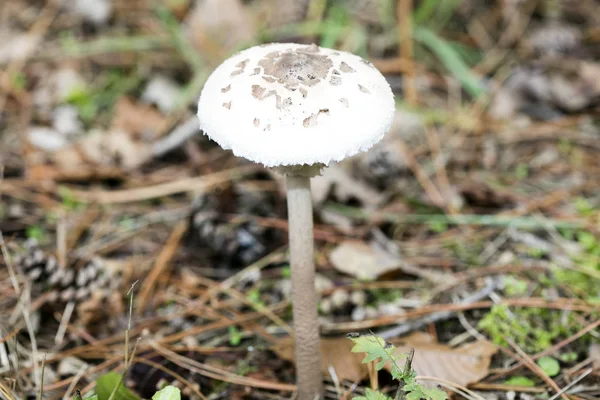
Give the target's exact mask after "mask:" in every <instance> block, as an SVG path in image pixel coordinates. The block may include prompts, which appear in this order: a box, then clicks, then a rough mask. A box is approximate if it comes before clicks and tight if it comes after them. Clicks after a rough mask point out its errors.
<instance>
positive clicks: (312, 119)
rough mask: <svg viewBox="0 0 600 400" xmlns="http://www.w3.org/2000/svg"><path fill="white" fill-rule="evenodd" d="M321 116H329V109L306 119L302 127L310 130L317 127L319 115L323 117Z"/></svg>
mask: <svg viewBox="0 0 600 400" xmlns="http://www.w3.org/2000/svg"><path fill="white" fill-rule="evenodd" d="M321 114H325V115H329V109H328V108H324V109H322V110H319V112H317V113H314V114H313V115H311V116H310V117H308V118H305V119H304V121H302V125H303V126H304V127H305V128H310V127H312V126H316V125H317V119H318V118H319V115H321Z"/></svg>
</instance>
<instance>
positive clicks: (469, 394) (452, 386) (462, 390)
mask: <svg viewBox="0 0 600 400" xmlns="http://www.w3.org/2000/svg"><path fill="white" fill-rule="evenodd" d="M417 380H421V381H432V382H437V383H438V384H439V385H441V386H443V387H445V388H446V389H449V390H452V391H453V392H456V393H458V394H460V395H461V396H463V397H465V398H467V399H477V400H485V399H484V398H483V397H481V396H480V395H479V394H477V393H475V392H473V391H472V390H469V388H467V387H465V386H462V385H459V384H457V383H454V382H450V381H448V380H446V379H442V378H438V377H434V376H422V375H417Z"/></svg>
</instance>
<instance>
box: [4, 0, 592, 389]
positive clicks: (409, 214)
mask: <svg viewBox="0 0 600 400" xmlns="http://www.w3.org/2000/svg"><path fill="white" fill-rule="evenodd" d="M599 10H600V2H598V1H597V0H493V1H477V0H462V1H461V0H437V1H436V0H398V1H396V0H196V1H193V0H163V1H152V0H47V1H45V0H2V1H1V3H0V196H1V197H0V232H1V233H2V237H1V241H0V245H1V247H2V257H1V258H0V260H1V263H2V265H1V268H0V292H1V293H2V295H1V296H0V316H1V318H0V337H1V339H0V398H6V399H21V398H33V397H34V396H38V394H39V393H40V390H41V389H43V394H41V395H39V396H42V397H44V398H52V399H54V398H68V397H70V396H71V395H72V394H73V393H74V391H75V390H76V389H79V390H81V392H82V393H84V394H86V393H91V392H92V390H95V392H96V394H98V396H99V399H100V400H105V399H108V397H109V394H110V391H111V390H112V387H114V386H115V382H117V383H118V379H117V381H115V376H116V377H117V378H119V377H120V375H119V374H121V373H124V371H125V372H126V373H125V377H126V379H125V380H124V387H127V388H128V389H124V388H123V387H122V388H121V389H119V391H118V392H117V393H118V394H117V396H116V397H117V398H121V397H122V398H127V399H136V398H150V397H152V395H153V394H154V392H155V391H156V390H157V388H160V387H162V386H163V385H165V384H175V385H177V386H179V387H180V388H181V389H182V391H183V393H184V397H185V398H190V399H191V398H194V399H204V398H210V399H246V398H248V399H254V398H256V399H285V398H290V396H291V393H292V392H293V388H294V387H293V383H294V369H293V363H292V362H291V359H292V356H291V354H292V350H291V345H290V340H289V338H290V333H291V328H290V322H291V310H290V304H289V295H290V290H291V288H290V282H289V265H288V258H287V248H286V246H287V222H286V221H287V220H286V204H285V196H284V192H283V189H284V187H283V181H282V179H281V177H280V176H279V175H277V174H276V173H274V172H273V171H269V170H266V169H264V168H262V167H260V166H258V165H254V164H251V163H248V162H246V161H244V160H242V159H237V158H235V157H234V156H232V155H231V153H230V152H226V151H223V150H221V149H220V148H219V147H218V146H216V145H215V144H214V143H212V142H211V141H210V140H208V139H207V138H206V137H204V136H203V135H202V134H201V133H200V132H199V130H198V121H197V118H196V116H195V113H196V103H197V101H198V97H199V94H200V91H201V89H202V86H203V83H204V81H205V80H206V78H207V77H208V75H209V74H210V73H211V71H212V70H213V69H214V68H215V67H216V66H217V65H219V64H220V63H221V62H222V61H223V60H224V59H226V58H227V57H228V56H230V55H232V54H233V53H235V52H236V51H239V50H241V49H244V48H247V47H249V46H252V45H256V44H260V43H269V42H278V41H293V42H299V43H307V44H308V43H316V44H318V45H320V46H323V47H331V48H337V49H342V50H346V51H350V52H353V53H356V54H358V55H360V56H362V57H364V58H366V59H368V60H370V61H371V62H373V63H374V65H375V66H376V67H377V68H378V69H379V70H380V71H381V72H382V73H383V74H384V75H385V77H386V78H387V79H388V81H389V83H390V85H391V86H392V88H393V90H394V92H395V94H396V102H397V115H396V118H395V122H394V126H393V128H392V131H391V132H390V133H389V134H388V135H387V136H386V137H385V138H384V140H383V141H382V142H381V143H380V144H378V145H377V146H376V147H375V148H373V149H372V150H371V151H369V152H367V153H364V154H361V155H358V156H356V157H353V158H351V159H349V160H347V161H345V162H343V163H340V164H337V165H332V166H331V167H330V168H328V169H326V170H325V172H324V174H323V176H321V177H318V178H315V179H314V182H313V189H314V193H313V194H314V199H313V200H314V205H315V218H316V222H315V224H316V225H315V240H316V251H317V259H316V262H317V269H318V282H317V287H318V290H319V292H320V295H321V299H320V302H319V313H320V316H321V324H322V328H321V332H322V336H323V338H324V340H325V341H326V342H325V343H326V346H325V347H324V350H323V351H324V359H325V361H324V371H323V373H324V376H325V377H326V383H327V390H328V398H331V399H345V398H351V397H353V396H354V394H360V393H363V392H364V388H365V387H377V388H379V389H381V390H382V391H383V392H389V393H391V394H390V395H391V396H393V393H394V392H393V390H394V388H395V386H394V384H393V382H392V380H391V378H390V376H389V374H388V373H387V372H385V371H382V372H380V373H379V375H377V374H376V373H374V372H373V371H372V370H369V369H368V368H367V367H366V366H365V365H362V364H361V363H360V361H361V358H362V357H360V356H357V355H356V354H353V353H351V352H350V349H351V347H352V343H351V342H350V341H348V340H346V339H345V336H344V335H345V334H347V333H349V332H355V331H359V332H368V331H373V332H375V333H377V334H379V335H381V336H383V337H385V338H386V339H387V340H390V341H392V342H394V343H395V344H397V345H398V346H399V348H400V349H404V350H406V349H408V348H410V347H414V348H416V354H417V356H416V358H415V364H414V367H415V369H416V370H417V372H418V373H419V375H421V376H425V377H428V378H427V379H428V380H427V379H424V380H423V382H429V384H432V385H442V386H443V387H444V388H445V389H446V390H448V393H450V394H452V396H453V397H452V398H457V399H462V398H467V399H489V400H502V399H510V400H514V399H523V400H525V399H538V398H539V399H556V398H562V399H598V398H600V379H599V377H600V344H599V343H600V339H599V337H600V333H599V332H600V329H598V327H599V326H600V319H599V318H600V305H599V304H600V235H599V232H600V212H599V209H600V185H599V183H600V118H599V116H600V61H599V60H600V11H599ZM134 345H135V346H134ZM124 352H125V353H127V354H129V355H131V354H133V358H131V362H128V363H126V362H125V361H124V359H123V353H124ZM44 358H45V361H43V360H44ZM328 367H331V368H329V369H328ZM109 371H113V374H110V373H109ZM332 371H333V372H332ZM467 387H468V389H466V388H467Z"/></svg>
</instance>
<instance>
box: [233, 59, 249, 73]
mask: <svg viewBox="0 0 600 400" xmlns="http://www.w3.org/2000/svg"><path fill="white" fill-rule="evenodd" d="M249 62H250V60H249V59H246V60H244V61H241V62H239V63H237V65H236V66H235V67H236V68H238V69H236V70H235V71H233V72H232V73H231V76H236V75H239V74H242V73H243V72H244V70H245V69H246V65H248V63H249Z"/></svg>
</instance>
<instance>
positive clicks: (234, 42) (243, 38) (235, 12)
mask: <svg viewBox="0 0 600 400" xmlns="http://www.w3.org/2000/svg"><path fill="white" fill-rule="evenodd" d="M224 10H227V11H224ZM185 25H186V27H187V30H186V34H187V37H188V38H189V40H190V41H191V43H192V44H193V45H194V46H195V47H196V48H197V49H198V50H200V51H203V52H208V53H213V54H214V53H217V54H216V55H221V56H222V55H224V54H227V53H229V52H231V50H232V49H234V48H236V47H238V46H240V45H242V44H244V43H249V42H251V40H252V38H253V36H254V32H256V30H255V26H254V25H255V18H254V15H253V14H252V13H251V12H250V9H249V7H245V6H244V5H243V4H242V3H241V2H240V0H204V1H198V2H196V6H195V7H194V8H193V9H192V10H191V11H190V13H189V15H188V17H187V18H186V20H185ZM219 53H220V54H219Z"/></svg>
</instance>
